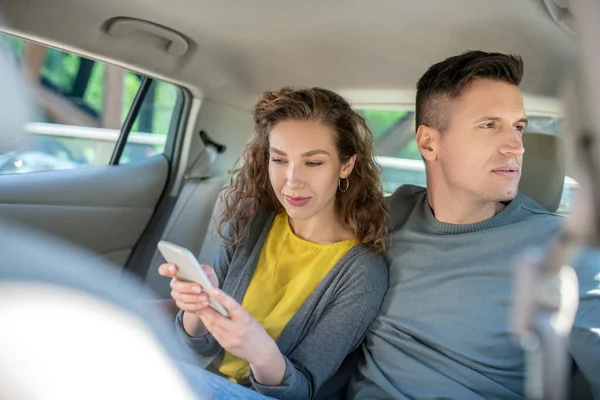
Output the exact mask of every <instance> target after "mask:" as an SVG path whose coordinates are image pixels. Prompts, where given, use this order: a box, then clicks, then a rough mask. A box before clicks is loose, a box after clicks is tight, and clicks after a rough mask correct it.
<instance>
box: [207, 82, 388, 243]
mask: <svg viewBox="0 0 600 400" xmlns="http://www.w3.org/2000/svg"><path fill="white" fill-rule="evenodd" d="M252 114H253V116H254V123H255V135H254V137H253V138H252V140H251V141H250V142H249V143H248V144H247V145H246V147H245V148H244V151H243V153H242V156H241V157H240V159H239V160H238V163H239V162H240V161H241V162H242V166H241V167H239V168H237V169H235V170H234V171H233V173H232V176H231V183H230V185H229V186H228V187H226V188H224V189H223V191H222V192H221V197H222V200H223V205H224V209H223V212H222V213H221V216H220V217H219V222H218V231H219V234H220V235H221V236H222V237H223V238H224V239H225V240H226V243H228V244H232V245H237V244H238V243H240V242H241V241H242V240H243V238H244V237H245V236H246V235H247V233H248V229H249V222H250V221H251V220H252V219H253V218H254V216H255V215H256V214H258V213H259V212H263V211H275V212H280V211H282V210H283V206H282V205H281V204H280V202H279V200H277V197H276V195H275V192H274V191H273V188H272V186H271V183H270V180H269V172H268V171H269V168H268V163H269V133H270V132H271V130H272V129H273V127H274V126H275V125H277V124H278V123H280V122H282V121H288V120H294V121H318V122H321V123H323V124H325V125H327V126H329V127H331V128H332V129H333V130H334V132H335V143H336V147H337V150H338V154H339V158H340V161H341V162H342V163H344V162H346V161H348V160H349V159H350V158H351V157H352V156H353V155H356V161H355V164H354V169H353V170H352V173H351V174H350V176H349V177H348V179H349V182H348V183H349V184H348V189H347V190H346V191H344V192H341V191H338V192H337V195H336V200H335V206H336V207H335V209H336V212H337V214H338V216H339V218H340V221H341V222H342V223H343V224H344V225H345V226H346V227H347V228H348V229H349V230H351V231H352V232H353V233H354V237H355V238H356V240H357V241H358V242H359V243H361V244H363V245H364V246H366V247H368V248H370V249H372V250H374V251H375V252H377V253H383V252H385V236H386V234H387V229H386V215H387V214H386V207H385V199H384V196H383V190H382V187H381V182H380V180H379V173H380V168H379V166H378V165H377V164H376V163H375V160H374V159H373V147H372V144H373V134H372V133H371V131H370V130H369V128H368V127H367V124H366V121H365V119H364V118H363V117H362V116H360V115H359V114H358V113H357V112H356V111H354V110H353V109H352V107H351V106H350V104H349V103H348V102H347V101H346V100H345V99H344V98H343V97H342V96H340V95H338V94H337V93H334V92H332V91H330V90H326V89H322V88H318V87H315V88H292V87H284V88H282V89H281V90H279V91H268V92H265V93H264V94H263V96H262V97H261V98H260V100H258V102H257V103H256V105H255V106H254V110H253V112H252ZM226 227H229V229H226Z"/></svg>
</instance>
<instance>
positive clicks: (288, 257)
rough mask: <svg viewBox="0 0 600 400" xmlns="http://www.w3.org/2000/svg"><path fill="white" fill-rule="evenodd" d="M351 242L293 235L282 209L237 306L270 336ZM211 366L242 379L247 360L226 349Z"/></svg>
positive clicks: (276, 333)
mask: <svg viewBox="0 0 600 400" xmlns="http://www.w3.org/2000/svg"><path fill="white" fill-rule="evenodd" d="M355 244H356V240H354V239H350V240H344V241H342V242H337V243H333V244H329V245H321V244H317V243H312V242H308V241H306V240H303V239H301V238H299V237H298V236H296V235H294V233H293V232H292V230H291V228H290V225H289V221H288V216H287V214H286V213H285V212H284V213H281V214H279V215H277V216H276V217H275V220H274V221H273V224H272V226H271V229H270V230H269V234H268V235H267V239H266V241H265V244H264V246H263V248H262V250H261V253H260V258H259V261H258V264H257V266H256V270H255V271H254V275H253V276H252V280H251V281H250V284H249V285H248V290H247V291H246V293H245V295H244V299H243V300H242V307H243V308H244V309H245V310H246V311H247V312H248V313H250V315H252V316H253V317H254V318H255V319H256V320H257V321H258V323H260V324H261V325H262V326H263V327H264V328H265V330H266V331H267V333H268V334H269V336H271V337H272V338H273V340H277V338H278V337H279V335H280V334H281V331H282V330H283V328H284V327H285V326H286V325H287V323H288V322H289V320H290V319H291V318H292V317H293V316H294V314H295V313H296V311H298V309H299V308H300V307H301V306H302V304H303V303H304V301H305V300H306V299H307V298H308V296H309V295H310V294H311V293H312V291H313V290H314V289H315V288H316V287H317V285H318V284H319V282H321V280H322V279H323V278H324V277H325V276H326V275H327V273H328V272H329V271H330V270H331V268H333V266H334V265H335V264H336V263H337V262H338V261H339V260H340V258H342V256H343V255H344V254H345V253H346V252H347V251H348V250H350V248H352V246H354V245H355ZM212 367H213V368H214V369H216V370H217V371H218V372H219V373H220V374H221V375H223V376H225V377H227V378H229V379H230V380H232V381H234V382H237V383H241V384H247V383H248V382H249V381H248V373H249V372H250V365H249V363H248V361H246V360H244V359H241V358H237V357H236V356H234V355H233V354H231V353H229V352H225V353H224V354H223V356H222V358H220V357H217V359H216V360H215V363H213V365H212Z"/></svg>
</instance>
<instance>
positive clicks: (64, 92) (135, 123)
mask: <svg viewBox="0 0 600 400" xmlns="http://www.w3.org/2000/svg"><path fill="white" fill-rule="evenodd" d="M0 35H2V38H1V39H2V40H4V42H5V44H7V45H8V46H9V47H10V49H11V50H12V52H13V53H14V55H15V57H14V59H15V60H16V63H17V68H19V69H21V70H22V71H23V73H24V74H25V75H27V76H29V78H30V82H31V86H32V90H31V93H32V96H30V97H31V98H32V102H33V103H34V104H33V106H34V109H35V113H34V115H33V116H32V117H31V118H29V120H28V122H27V123H26V124H25V126H24V129H23V130H24V132H23V133H22V134H20V135H21V136H20V139H19V141H18V143H17V144H16V145H15V147H14V149H9V150H10V151H8V152H5V153H4V154H3V155H1V156H0V157H2V162H0V214H1V215H2V216H3V217H7V218H10V219H12V220H14V221H16V222H19V223H22V224H25V225H29V226H32V227H35V228H37V229H40V230H42V231H46V232H50V233H53V234H55V235H58V236H59V237H62V238H65V239H68V240H70V241H72V242H75V243H77V244H80V245H83V246H85V247H87V248H89V249H92V250H93V251H95V252H96V253H98V254H99V255H102V256H105V257H107V258H109V259H110V260H112V261H113V262H114V263H116V264H117V265H120V266H123V265H125V263H126V261H127V259H128V257H129V255H130V253H131V251H132V249H133V247H134V246H135V245H136V243H137V242H138V240H139V238H140V237H141V235H142V233H143V232H144V229H145V228H146V226H147V225H148V222H149V221H150V219H151V217H152V215H153V214H154V212H155V209H156V207H157V204H158V202H159V200H160V198H161V195H162V193H163V191H164V189H165V187H166V185H167V182H168V179H169V169H170V160H171V159H172V153H173V148H174V143H175V140H176V139H177V132H178V131H179V128H180V122H181V121H180V120H181V117H182V115H184V110H185V108H186V106H187V103H188V101H187V93H186V92H185V91H184V90H183V89H182V88H179V87H177V86H175V85H173V84H170V83H167V82H161V81H155V80H152V79H149V78H147V77H144V76H141V75H139V74H136V73H134V72H131V71H128V70H125V69H122V68H119V67H116V66H113V65H109V64H106V63H103V62H98V61H93V60H89V59H87V58H84V57H80V56H78V55H75V54H71V53H68V52H65V51H61V50H57V49H54V48H49V47H46V46H43V45H40V44H38V43H32V42H27V41H25V40H23V39H20V38H15V37H11V36H8V35H6V34H0Z"/></svg>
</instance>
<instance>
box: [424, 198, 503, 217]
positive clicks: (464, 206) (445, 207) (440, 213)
mask: <svg viewBox="0 0 600 400" xmlns="http://www.w3.org/2000/svg"><path fill="white" fill-rule="evenodd" d="M427 200H428V201H429V206H430V207H431V210H432V211H433V215H434V216H435V219H437V220H438V221H440V222H443V223H446V224H454V225H467V224H475V223H478V222H481V221H485V220H487V219H490V218H492V217H493V216H494V215H496V214H498V213H499V212H500V211H502V210H503V209H504V208H505V207H506V206H505V205H504V204H503V203H501V202H497V201H487V202H482V201H476V200H473V199H469V198H467V196H456V195H450V194H445V193H440V192H439V191H434V190H428V191H427Z"/></svg>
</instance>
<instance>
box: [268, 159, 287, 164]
mask: <svg viewBox="0 0 600 400" xmlns="http://www.w3.org/2000/svg"><path fill="white" fill-rule="evenodd" d="M271 162H272V163H273V164H283V163H285V160H282V159H281V158H271Z"/></svg>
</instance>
